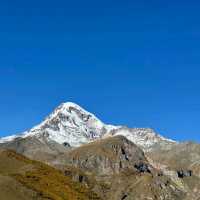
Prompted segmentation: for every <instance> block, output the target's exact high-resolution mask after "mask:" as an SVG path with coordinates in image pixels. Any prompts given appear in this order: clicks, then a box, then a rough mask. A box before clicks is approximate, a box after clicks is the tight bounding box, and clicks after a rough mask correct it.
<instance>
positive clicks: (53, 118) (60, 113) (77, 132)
mask: <svg viewBox="0 0 200 200" xmlns="http://www.w3.org/2000/svg"><path fill="white" fill-rule="evenodd" d="M114 135H123V136H125V137H127V138H128V139H129V140H131V141H132V142H134V143H136V144H137V145H139V146H141V147H142V148H143V149H149V148H151V147H153V146H155V145H157V144H159V145H162V144H165V143H167V144H169V143H174V141H172V140H169V139H166V138H164V137H162V136H160V135H158V134H156V133H155V132H154V131H153V130H152V129H149V128H127V127H124V126H113V125H107V124H104V123H103V122H102V121H101V120H99V119H98V118H97V117H96V116H95V115H94V114H92V113H90V112H88V111H86V110H85V109H83V108H82V107H80V106H79V105H77V104H75V103H72V102H67V103H62V104H61V105H60V106H58V107H57V108H56V109H55V110H54V111H53V112H52V113H51V114H50V115H49V116H48V117H47V118H46V119H45V120H44V121H43V122H41V123H40V124H39V125H37V126H35V127H33V128H32V129H30V130H29V131H26V132H24V133H22V134H20V135H13V136H8V137H4V138H1V139H0V143H9V142H12V141H14V140H16V139H18V140H19V139H20V138H27V137H36V138H37V139H39V140H40V141H42V140H44V139H45V141H49V142H50V141H53V142H56V143H59V144H63V145H65V146H71V147H78V146H80V145H81V144H85V143H88V142H90V141H93V140H96V139H100V138H103V137H109V136H114Z"/></svg>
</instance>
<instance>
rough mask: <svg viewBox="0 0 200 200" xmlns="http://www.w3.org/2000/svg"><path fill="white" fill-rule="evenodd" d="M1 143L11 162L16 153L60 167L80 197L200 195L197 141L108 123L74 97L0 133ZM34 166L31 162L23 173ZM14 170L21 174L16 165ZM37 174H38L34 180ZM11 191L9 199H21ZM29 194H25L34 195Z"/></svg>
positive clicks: (120, 199)
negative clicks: (25, 125)
mask: <svg viewBox="0 0 200 200" xmlns="http://www.w3.org/2000/svg"><path fill="white" fill-rule="evenodd" d="M0 149H1V152H2V155H4V156H3V157H2V156H1V153H0V162H4V160H6V159H8V158H7V157H6V156H9V155H11V158H10V161H9V162H10V163H12V162H13V163H15V162H16V161H12V159H13V158H12V157H13V156H14V158H16V156H17V157H18V156H21V155H23V156H26V157H27V158H25V157H20V159H21V158H22V160H24V159H25V160H26V159H27V160H29V159H33V160H37V161H40V162H43V163H44V164H43V165H44V166H45V164H48V165H51V166H52V167H53V170H55V171H56V173H57V171H59V172H60V173H61V174H62V176H63V177H67V178H68V179H70V181H71V182H73V184H79V185H80V187H83V188H85V189H84V190H85V191H86V193H85V194H84V195H85V196H84V195H83V197H81V198H83V199H95V198H96V199H105V200H106V199H107V200H143V199H144V200H145V199H152V200H154V199H155V200H157V199H159V200H168V199H169V200H170V199H172V200H173V199H174V200H175V199H180V200H182V199H183V200H189V199H194V200H200V145H199V144H195V143H191V142H186V143H180V142H176V141H173V140H171V139H167V138H165V137H163V136H161V135H159V134H157V133H155V131H154V130H152V129H150V128H128V127H125V126H114V125H108V124H105V123H103V122H102V121H101V120H99V119H98V118H97V117H96V116H95V115H94V114H92V113H90V112H88V111H86V110H84V109H83V108H81V107H80V106H78V105H77V104H75V103H71V102H68V103H63V104H61V105H60V106H58V107H57V108H56V109H55V110H54V111H53V112H52V113H51V114H50V115H49V116H48V117H47V118H46V119H45V120H44V121H43V122H41V123H40V124H39V125H37V126H35V127H33V128H32V129H30V130H29V131H26V132H24V133H22V134H18V135H12V136H8V137H4V138H1V139H0ZM5 152H6V153H5ZM5 155H6V156H5ZM6 162H7V161H6ZM20 162H21V161H20ZM27 162H33V161H27ZM34 162H35V161H34ZM10 163H9V165H10ZM4 167H5V166H4ZM15 168H16V167H15V166H14V164H13V166H12V170H14V171H16V169H15ZM33 168H34V167H33ZM2 170H3V169H1V166H0V187H6V186H5V184H7V182H6V181H2V182H1V179H2V180H4V179H5V180H7V178H8V179H9V180H10V178H12V179H13V176H12V177H11V175H9V177H8V175H5V174H6V173H7V171H6V170H5V169H4V171H5V172H4V173H3V172H2ZM33 171H34V170H33V169H32V168H30V169H29V170H28V172H27V173H32V172H33ZM44 171H45V170H44ZM17 173H18V174H20V172H19V170H17ZM8 174H9V173H8ZM19 176H21V175H19ZM38 176H39V177H38ZM40 176H41V175H40V174H37V176H36V179H38V181H39V179H40V178H41V177H40ZM2 177H3V178H2ZM5 177H6V178H5ZM44 177H45V175H44ZM44 177H43V178H44ZM61 179H62V178H61ZM45 180H46V177H45ZM48 180H49V181H50V182H51V181H52V180H51V179H48ZM62 180H64V179H62ZM14 181H15V184H16V187H21V186H23V187H24V188H29V189H31V190H33V191H34V192H35V193H34V192H33V193H34V195H35V196H34V195H33V196H34V198H35V199H45V198H46V199H56V200H57V199H60V200H62V199H70V198H69V196H67V194H66V195H65V196H63V195H61V194H62V189H61V190H59V191H60V192H61V193H56V194H54V193H55V191H54V190H53V187H49V192H50V193H51V194H52V195H49V196H48V195H47V193H46V190H41V191H40V190H38V189H35V187H33V186H31V185H27V183H26V184H25V183H24V182H21V181H19V180H18V179H15V178H14ZM36 182H37V181H36ZM71 182H70V183H71ZM18 184H19V185H18ZM31 184H32V183H31ZM37 184H38V182H37ZM47 184H48V183H47ZM57 184H58V185H62V184H61V183H60V182H59V183H57ZM63 184H64V183H63ZM73 184H72V185H73ZM41 187H42V186H41ZM59 187H61V186H59ZM70 187H72V186H70ZM73 187H74V186H73ZM73 187H72V190H73V191H76V192H75V193H76V196H74V199H79V198H78V196H79V191H77V190H75V188H73ZM47 188H48V187H47ZM10 190H11V189H10ZM24 191H25V189H24ZM87 191H91V193H92V194H94V195H93V197H91V196H90V195H88V193H87ZM8 192H9V191H8ZM33 193H31V194H33ZM38 193H39V194H41V195H38ZM1 195H4V197H5V195H6V192H5V191H4V193H3V194H1V192H0V199H1ZM20 195H22V194H21V193H20ZM24 195H25V196H26V194H25V193H24ZM45 195H46V196H48V198H47V197H46V196H45ZM11 196H12V197H13V198H11V200H12V199H14V200H18V199H20V198H17V197H16V198H14V197H15V195H11ZM33 196H31V195H30V196H27V198H24V199H27V200H29V199H34V198H33ZM71 199H72V197H71ZM5 200H7V199H5Z"/></svg>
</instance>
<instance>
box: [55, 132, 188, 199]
mask: <svg viewBox="0 0 200 200" xmlns="http://www.w3.org/2000/svg"><path fill="white" fill-rule="evenodd" d="M53 165H54V166H55V167H57V168H59V169H61V170H63V171H64V172H65V174H66V176H70V177H71V176H72V177H75V179H76V180H77V181H79V182H82V183H84V184H86V185H90V186H91V185H92V186H93V187H92V190H93V191H94V192H95V193H97V194H98V195H99V196H101V197H102V198H103V199H108V200H111V199H112V200H124V199H125V200H143V199H152V200H154V199H157V200H162V199H166V200H178V199H180V200H181V199H184V198H185V197H186V194H185V192H184V191H182V190H181V189H180V188H179V187H178V186H177V185H176V183H175V182H173V181H172V180H171V178H170V177H168V176H166V175H164V174H162V171H160V170H157V169H156V168H154V167H153V166H152V165H151V164H150V163H149V162H148V160H147V158H146V157H145V154H144V152H143V151H142V150H141V149H140V148H139V147H137V146H136V145H135V144H134V143H132V142H131V141H129V140H127V139H126V138H125V137H123V136H114V137H109V138H105V139H101V140H98V141H95V142H92V143H89V144H85V145H82V146H81V147H78V148H75V149H72V150H69V151H68V152H66V153H64V154H63V155H61V156H59V157H58V158H57V159H56V160H55V161H54V162H53Z"/></svg>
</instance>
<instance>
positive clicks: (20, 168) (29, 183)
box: [0, 151, 99, 200]
mask: <svg viewBox="0 0 200 200" xmlns="http://www.w3.org/2000/svg"><path fill="white" fill-rule="evenodd" d="M0 175H1V176H0V183H1V180H3V179H4V180H3V181H2V182H3V184H2V188H3V186H5V185H6V184H7V183H8V182H10V184H14V183H15V185H16V186H15V188H17V189H16V190H13V188H10V191H9V190H8V191H7V195H8V196H9V194H11V196H13V197H16V199H14V198H11V197H10V199H11V200H18V199H20V200H21V199H22V198H20V196H23V194H26V195H27V198H26V200H29V199H52V200H87V199H88V200H89V199H92V200H98V199H99V198H98V197H97V196H96V194H94V193H92V192H90V191H89V190H88V189H87V188H85V187H83V186H81V185H80V184H78V183H74V182H73V181H72V180H71V179H70V178H69V177H65V176H64V175H63V173H61V172H60V171H58V170H56V169H54V168H52V167H50V166H48V165H45V164H43V163H40V162H37V161H33V160H29V159H27V158H25V157H24V156H21V155H19V154H16V153H15V152H13V151H0ZM8 179H9V181H8ZM6 180H7V181H6ZM5 188H7V187H5ZM23 190H24V191H23ZM25 190H26V191H25ZM13 192H15V194H13V195H12V193H13ZM5 194H6V191H4V192H3V191H1V190H0V197H1V196H3V195H4V196H5ZM20 194H21V195H20ZM18 195H19V198H18V199H17V196H18ZM8 196H7V199H6V200H9V199H8Z"/></svg>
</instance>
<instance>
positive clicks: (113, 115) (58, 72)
mask: <svg viewBox="0 0 200 200" xmlns="http://www.w3.org/2000/svg"><path fill="white" fill-rule="evenodd" d="M199 10H200V3H199V2H198V1H193V0H191V1H178V0H173V1H172V0H169V1H156V0H155V1H153V0H152V1H150V0H146V1H144V0H143V1H142V0H141V1H134V0H129V1H128V0H127V1H126V0H125V1H121V0H120V1H118V0H115V1H110V0H101V1H94V0H92V1H88V0H85V1H81V0H74V1H68V0H63V1H61V0H57V1H51V0H48V1H47V0H43V1H41V0H40V1H39V0H34V1H27V0H26V1H25V0H22V1H20V0H19V1H9V0H8V1H1V2H0V24H1V26H0V136H5V135H8V134H11V133H17V132H22V131H24V130H26V129H29V128H31V127H32V126H33V125H36V124H37V123H39V122H40V121H41V120H42V119H43V118H44V117H45V116H46V115H48V114H49V113H50V112H51V111H52V110H53V109H54V108H55V107H56V106H58V105H59V104H60V103H61V102H65V101H73V102H76V103H78V104H80V105H81V106H83V107H84V108H86V109H87V110H89V111H91V112H93V113H95V114H96V115H97V116H98V117H99V118H100V119H102V120H103V121H104V122H108V123H112V124H125V125H128V126H130V127H152V128H155V129H156V130H157V131H158V132H160V133H161V134H163V135H164V136H167V137H170V138H173V139H177V140H189V139H190V140H195V141H200V23H199V22H200V15H199Z"/></svg>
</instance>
